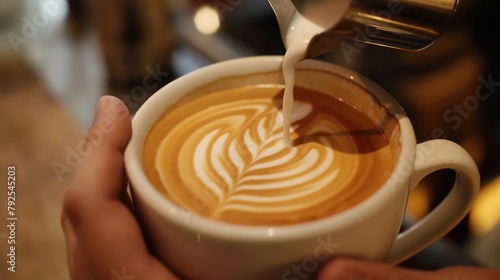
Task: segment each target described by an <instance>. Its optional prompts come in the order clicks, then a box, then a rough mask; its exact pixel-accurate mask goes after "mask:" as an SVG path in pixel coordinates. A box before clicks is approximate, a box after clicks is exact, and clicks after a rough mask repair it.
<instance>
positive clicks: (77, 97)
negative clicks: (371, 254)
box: [0, 0, 500, 280]
mask: <svg viewBox="0 0 500 280" xmlns="http://www.w3.org/2000/svg"><path fill="white" fill-rule="evenodd" d="M499 12H500V4H499V2H498V1H496V0H461V1H460V5H459V8H458V10H457V14H456V16H455V17H454V19H453V21H452V22H451V23H450V25H449V27H448V29H447V30H446V31H445V32H444V33H443V35H442V36H441V38H440V39H439V40H438V41H437V42H436V43H435V44H434V45H432V46H431V47H429V48H428V49H426V50H424V51H421V52H414V53H413V52H412V53H410V52H403V51H397V50H391V49H384V48H380V47H373V46H367V45H366V46H363V47H362V48H358V49H357V51H356V52H352V53H345V52H344V51H342V50H337V51H334V52H332V53H329V54H326V55H324V56H322V57H320V58H319V59H322V60H326V61H331V62H333V63H337V64H340V65H343V66H345V67H348V68H351V69H353V70H356V71H359V72H361V73H362V74H364V75H366V76H367V77H369V78H371V79H372V80H374V81H376V82H377V83H379V84H380V85H382V86H383V87H384V88H386V89H387V90H388V91H389V92H391V93H392V94H393V95H394V96H395V97H396V99H397V100H398V101H399V102H400V103H401V104H402V105H403V107H404V108H405V109H406V110H407V111H408V113H409V115H410V118H411V119H412V121H413V123H414V126H415V129H416V132H417V137H418V139H419V141H424V140H428V139H433V138H447V139H450V140H452V141H455V142H457V143H459V144H460V145H462V146H463V147H464V148H466V149H467V150H468V151H469V152H470V153H471V155H472V156H473V157H474V159H475V160H476V162H477V164H478V166H479V167H480V171H481V176H482V189H481V194H480V196H479V198H478V200H477V202H476V204H475V206H474V209H473V210H472V212H471V213H470V215H469V216H468V217H467V218H466V219H465V220H464V221H463V222H462V223H461V224H460V225H459V226H458V227H457V228H456V229H455V230H454V231H453V232H451V233H450V234H449V235H448V236H446V237H445V238H443V240H441V241H439V242H437V243H436V244H434V245H433V246H431V247H430V248H429V249H428V250H426V251H424V252H422V253H421V254H419V255H418V256H416V257H415V258H412V259H411V260H409V261H407V262H405V263H404V264H402V265H404V266H408V267H418V268H423V269H434V268H439V267H444V266H448V265H460V264H468V265H478V266H485V267H491V268H497V269H500V110H499V109H500V97H499V95H500V40H499V36H500V34H499V33H498V30H500V21H499V20H498V19H497V18H498V17H497V13H499ZM284 51H285V49H284V47H283V44H282V41H281V36H280V34H279V29H278V25H277V22H276V19H275V17H274V14H273V13H272V10H271V8H270V6H269V5H268V3H267V1H265V0H252V1H250V0H209V1H203V0H196V1H194V0H193V1H188V0H176V1H168V0H145V1H138V0H121V1H120V0H109V1H97V0H93V1H92V0H90V1H83V0H24V1H21V0H2V1H0V182H5V179H3V178H5V177H4V176H5V175H4V174H6V173H7V166H9V165H15V166H16V168H17V178H18V181H17V188H16V191H17V204H16V211H17V213H16V215H17V217H18V222H17V229H16V230H17V242H16V244H17V252H16V254H17V271H16V273H15V274H13V273H9V272H8V271H7V265H6V254H7V253H8V252H7V251H6V250H7V246H6V245H7V244H6V240H7V239H6V238H7V237H8V235H7V234H8V232H7V229H6V227H5V226H2V227H0V253H1V254H0V263H1V265H0V279H51V280H58V279H69V276H68V271H67V267H66V255H65V244H64V237H63V234H62V230H61V228H60V225H59V215H60V211H61V200H62V196H63V193H64V190H65V188H66V187H67V186H66V181H65V178H67V176H69V175H70V171H69V170H61V169H60V168H58V166H59V167H60V166H61V164H66V165H68V166H69V165H71V164H74V165H75V166H76V165H77V164H78V155H77V154H75V153H74V151H75V147H76V145H77V144H78V143H79V141H81V140H82V139H83V137H84V136H85V133H86V129H88V127H89V126H90V124H91V122H92V119H93V114H94V110H95V105H96V102H97V100H98V99H99V97H100V96H102V95H105V94H111V95H115V96H118V97H120V98H122V99H123V100H124V101H125V103H126V104H127V106H128V107H129V109H130V111H131V113H132V114H133V112H135V111H136V110H137V109H138V108H139V107H140V105H141V104H142V103H143V102H144V101H145V100H147V98H148V97H149V96H151V94H152V93H154V92H155V91H156V90H158V89H159V88H160V87H162V86H163V85H165V84H167V83H168V82H170V81H171V80H173V79H175V78H176V77H179V76H182V75H184V74H186V73H188V72H190V71H193V70H195V69H197V68H200V67H202V66H204V65H208V64H211V63H214V62H217V61H223V60H227V59H231V58H237V57H244V56H252V55H260V54H264V55H268V54H283V53H284ZM70 167H71V166H70ZM70 169H71V168H70ZM453 179H454V174H450V172H449V171H443V172H439V173H437V174H435V175H434V176H431V177H429V178H427V179H426V180H425V181H424V182H422V184H421V186H419V187H418V188H416V189H415V190H414V191H413V192H412V195H411V199H410V204H409V206H408V218H407V220H406V224H407V225H409V224H411V223H412V222H413V221H416V220H418V219H419V218H421V217H423V216H424V215H425V214H427V213H428V212H429V211H431V210H432V208H433V206H434V205H436V204H437V203H439V201H440V199H442V198H443V197H444V196H445V195H446V194H447V192H448V191H449V189H450V187H451V185H450V182H453ZM2 184H3V183H2ZM4 186H5V187H4ZM0 187H1V188H2V189H1V190H0V201H1V203H0V205H2V210H1V211H0V215H1V216H0V220H1V221H6V218H5V215H6V214H5V209H3V205H6V195H7V189H6V183H5V184H4V185H3V186H0ZM111 276H112V275H110V278H111Z"/></svg>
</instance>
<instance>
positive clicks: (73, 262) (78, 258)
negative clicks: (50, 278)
mask: <svg viewBox="0 0 500 280" xmlns="http://www.w3.org/2000/svg"><path fill="white" fill-rule="evenodd" d="M61 225H62V228H63V232H64V237H65V239H66V252H67V258H68V267H69V271H70V277H71V279H73V280H78V279H92V278H91V276H90V274H89V272H88V271H87V269H86V267H87V265H86V264H85V260H84V258H83V256H82V254H81V252H80V250H79V249H78V239H77V238H76V234H75V231H74V230H73V227H72V226H71V222H70V220H69V219H68V218H67V216H66V215H65V213H64V212H63V213H62V215H61Z"/></svg>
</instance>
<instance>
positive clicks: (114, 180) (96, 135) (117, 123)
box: [75, 96, 132, 199]
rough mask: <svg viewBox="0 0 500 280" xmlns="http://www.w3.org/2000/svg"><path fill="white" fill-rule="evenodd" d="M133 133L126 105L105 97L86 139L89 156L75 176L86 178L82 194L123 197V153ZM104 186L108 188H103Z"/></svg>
mask: <svg viewBox="0 0 500 280" xmlns="http://www.w3.org/2000/svg"><path fill="white" fill-rule="evenodd" d="M131 133H132V128H131V122H130V116H129V112H128V109H127V107H126V106H125V104H123V102H122V101H121V100H120V99H118V98H116V97H112V96H104V97H102V98H101V100H100V101H99V104H98V108H97V110H96V118H95V120H94V123H93V124H92V127H91V128H90V130H89V132H88V133H87V137H86V140H85V145H84V150H85V153H86V157H85V158H84V159H83V162H82V165H81V167H80V168H79V169H78V170H77V172H76V173H77V174H76V175H75V177H78V178H85V183H86V184H85V185H84V186H82V191H83V190H84V191H88V192H90V193H92V195H96V196H105V197H108V198H113V199H114V198H118V197H120V195H121V191H122V189H123V188H124V184H125V182H124V180H123V178H125V174H124V168H123V151H124V149H125V147H126V145H127V143H128V141H129V139H130V136H131ZM103 183H105V184H106V185H107V187H105V188H102V187H101V184H103Z"/></svg>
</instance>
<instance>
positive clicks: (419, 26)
mask: <svg viewBox="0 0 500 280" xmlns="http://www.w3.org/2000/svg"><path fill="white" fill-rule="evenodd" d="M268 1H269V4H270V5H271V7H272V8H273V10H274V13H275V15H276V17H277V19H278V24H279V27H280V31H281V35H282V39H283V41H284V42H285V37H284V36H286V32H287V30H288V28H289V25H290V22H291V20H292V18H293V17H294V15H295V14H296V13H301V9H302V7H303V6H304V3H307V2H311V1H316V2H318V1H347V2H349V3H346V4H347V5H348V8H347V9H346V10H345V11H344V12H343V15H342V17H341V20H340V21H338V23H337V24H335V25H334V26H331V27H328V28H326V29H325V31H324V32H322V33H320V34H318V35H316V36H315V37H314V38H313V39H312V40H311V41H310V43H309V49H308V52H307V57H313V56H316V55H319V54H323V53H326V52H329V51H333V50H335V49H337V48H338V47H339V46H340V45H341V44H342V43H353V42H362V43H367V44H372V45H379V46H384V47H389V48H396V49H402V50H412V51H416V50H422V49H424V48H426V47H428V46H430V45H431V44H432V43H433V42H434V41H435V40H436V39H437V38H438V37H439V35H440V34H441V32H442V31H443V29H444V28H445V26H446V25H447V23H448V22H449V21H450V18H451V16H452V15H453V14H454V12H455V10H456V8H457V5H458V1H459V0H268ZM332 12H335V11H332Z"/></svg>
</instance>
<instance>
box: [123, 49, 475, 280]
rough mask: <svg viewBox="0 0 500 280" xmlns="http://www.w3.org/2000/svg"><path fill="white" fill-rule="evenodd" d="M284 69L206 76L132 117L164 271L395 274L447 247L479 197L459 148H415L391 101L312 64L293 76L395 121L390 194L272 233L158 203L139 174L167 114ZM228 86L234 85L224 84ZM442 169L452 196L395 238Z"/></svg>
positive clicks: (144, 197) (142, 188)
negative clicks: (421, 254)
mask: <svg viewBox="0 0 500 280" xmlns="http://www.w3.org/2000/svg"><path fill="white" fill-rule="evenodd" d="M281 63H282V57H281V56H261V57H250V58H243V59H237V60H231V61H226V62H222V63H217V64H214V65H211V66H208V67H205V68H203V69H200V70H197V71H195V72H192V73H190V74H187V75H186V76H183V77H181V78H179V79H177V80H175V81H173V82H172V83H170V84H168V85H166V86H165V87H163V88H162V89H160V90H159V91H158V92H157V93H155V94H154V95H153V96H152V97H151V98H150V99H149V100H148V101H147V102H146V103H145V104H144V105H143V106H142V107H141V108H140V110H139V111H138V112H137V114H136V115H135V117H134V119H133V136H132V139H131V141H130V143H129V145H128V147H127V149H126V151H125V164H126V169H127V174H128V177H129V179H130V185H131V191H132V195H133V201H134V204H135V206H136V208H137V212H138V218H139V220H140V221H141V223H142V225H143V227H144V231H145V234H146V237H145V238H147V239H148V241H149V243H150V244H151V247H152V250H153V251H154V253H155V254H156V255H157V256H158V257H159V258H160V259H161V260H162V261H163V262H164V263H165V264H166V265H167V266H169V267H170V268H171V269H172V270H174V271H175V272H176V273H178V274H179V275H180V276H181V277H183V278H187V279H304V278H305V277H306V276H307V277H309V276H312V275H313V274H314V273H315V272H316V270H317V269H318V266H319V264H320V263H321V262H323V261H325V260H326V259H327V258H329V257H330V256H334V255H340V256H352V257H358V258H364V259H369V260H377V261H385V262H389V263H394V264H395V263H398V262H400V261H402V260H404V259H406V258H408V257H410V256H412V255H414V254H416V253H417V252H418V251H420V250H422V249H424V248H425V247H426V246H428V245H429V244H431V243H432V242H434V241H436V240H437V239H439V238H440V237H442V236H443V235H444V234H446V233H447V232H448V231H449V230H451V229H452V228H453V227H454V226H455V225H456V224H457V223H458V222H459V221H460V220H461V219H462V218H463V217H464V216H465V215H466V214H467V212H468V211H469V210H470V207H471V206H472V204H473V202H474V200H475V197H476V195H477V192H478V189H479V173H478V170H477V167H476V165H475V163H474V161H473V160H472V158H471V157H470V156H469V154H468V153H467V152H466V151H465V150H464V149H463V148H461V147H460V146H459V145H457V144H455V143H453V142H450V141H446V140H432V141H428V142H425V143H422V144H418V145H417V144H416V140H415V136H414V132H413V128H412V126H411V123H410V120H409V119H408V117H407V115H406V114H405V113H404V111H403V110H402V109H401V107H400V106H399V105H398V103H397V102H396V101H395V100H394V99H393V98H392V97H391V96H390V95H389V94H388V93H387V92H385V91H384V90H383V89H382V88H380V87H379V86H377V85H376V84H374V83H373V82H371V81H370V80H368V79H366V78H364V77H362V76H361V75H359V74H357V73H355V72H352V71H350V70H347V69H345V68H341V67H339V66H336V65H332V64H328V63H325V62H319V61H312V60H309V61H303V62H301V63H299V65H298V67H297V68H298V69H311V70H314V71H316V70H318V71H321V72H323V73H324V72H325V71H326V72H328V73H334V74H335V75H338V76H341V77H344V78H345V79H348V80H350V81H352V82H354V83H357V84H358V85H360V86H362V87H364V88H365V89H367V90H368V91H369V92H371V94H372V95H373V97H375V99H374V100H375V102H379V103H380V104H382V105H383V106H385V107H386V108H387V109H388V111H389V112H390V114H391V115H393V116H394V117H395V119H396V120H397V123H398V124H399V129H400V134H398V135H400V136H399V144H400V156H399V158H398V160H397V163H396V167H395V170H394V172H393V173H392V174H390V177H389V178H388V180H387V182H386V183H385V185H384V186H382V187H381V188H380V189H379V190H378V191H377V192H376V193H375V194H374V195H372V196H371V197H370V198H369V199H367V200H365V201H364V202H362V203H361V204H359V205H357V206H355V207H353V208H351V209H349V210H347V211H344V212H342V213H340V214H337V215H333V216H331V217H327V218H324V219H321V220H318V221H313V222H309V223H303V224H295V225H289V226H276V227H268V226H243V225H234V224H226V223H222V222H217V221H214V220H210V219H206V218H203V217H200V216H196V215H195V214H193V213H190V212H187V211H186V210H184V209H182V208H179V207H178V206H176V205H175V204H174V203H172V202H171V201H169V200H167V199H166V198H165V197H164V196H162V195H161V194H160V193H159V192H158V191H157V190H156V189H155V188H154V187H153V186H152V184H151V183H150V182H149V180H148V178H147V176H146V174H145V172H144V170H143V168H142V150H143V146H144V140H145V137H146V136H147V134H148V132H149V130H150V129H151V127H152V126H153V124H154V123H155V122H156V121H157V120H158V118H159V117H160V116H161V114H162V113H163V112H164V111H165V109H166V108H167V107H168V106H170V105H172V104H173V103H175V102H176V101H177V100H178V99H179V98H181V97H183V96H184V95H186V94H187V93H189V92H192V91H193V90H195V89H197V88H200V87H203V86H204V85H207V84H210V83H211V82H213V81H216V80H220V79H222V78H226V77H236V76H243V77H244V76H245V75H248V74H253V73H266V72H273V71H274V72H276V71H277V72H276V73H279V71H280V69H281ZM318 73H319V72H318ZM277 76H279V75H277ZM316 77H317V78H316ZM310 79H311V80H313V81H311V85H314V84H317V82H319V83H321V79H322V78H321V75H317V76H316V75H315V76H313V77H311V78H310ZM315 79H318V81H317V82H316V81H314V80H315ZM243 80H244V79H243ZM247 82H248V81H247ZM252 82H253V81H250V83H252ZM275 83H282V80H276V81H275ZM222 84H223V86H226V85H225V84H224V83H222ZM232 86H237V84H236V85H234V84H231V83H227V87H232ZM347 98H348V99H349V97H347ZM356 98H357V97H354V98H353V101H352V102H356ZM165 156H168V155H165ZM440 169H453V170H455V171H456V173H457V177H456V182H455V185H454V187H453V189H452V191H451V192H450V193H449V195H448V196H447V197H446V198H445V200H444V201H443V202H441V204H440V205H439V206H438V207H437V208H436V209H435V210H434V211H432V212H431V213H430V214H429V215H428V216H426V217H425V218H424V219H422V220H421V221H420V222H418V223H417V224H416V225H414V226H413V227H411V228H409V229H408V230H406V231H405V232H403V233H401V234H399V230H400V227H401V223H402V219H403V216H404V213H405V208H406V204H407V201H408V196H409V193H410V190H411V189H412V188H413V187H415V186H416V185H417V183H418V182H419V181H420V180H421V179H423V178H424V177H425V176H427V175H428V174H430V173H432V172H435V171H437V170H440Z"/></svg>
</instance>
